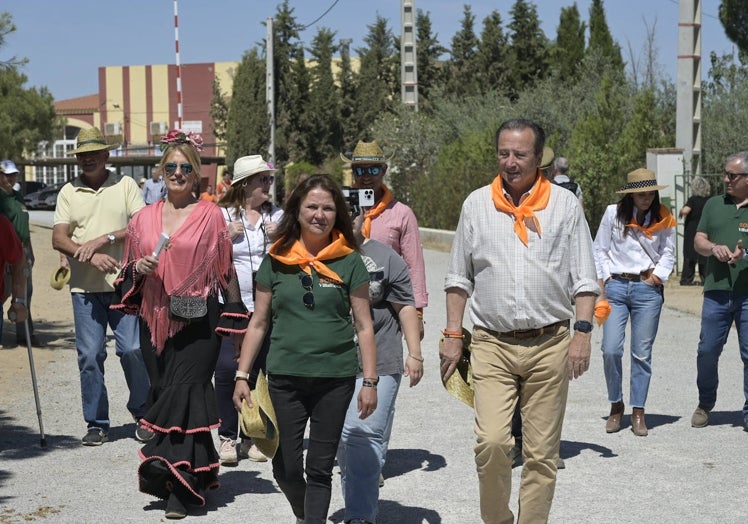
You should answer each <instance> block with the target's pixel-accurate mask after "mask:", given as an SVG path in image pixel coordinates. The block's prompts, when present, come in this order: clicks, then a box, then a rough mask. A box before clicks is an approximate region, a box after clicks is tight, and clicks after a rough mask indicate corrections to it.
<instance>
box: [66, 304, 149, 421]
mask: <svg viewBox="0 0 748 524" xmlns="http://www.w3.org/2000/svg"><path fill="white" fill-rule="evenodd" d="M113 295H114V293H71V297H72V300H73V317H74V320H75V345H76V348H77V350H78V369H79V370H80V378H81V399H82V401H83V419H84V420H85V421H86V424H87V425H88V427H89V429H90V428H100V429H102V430H104V431H109V399H108V398H107V390H106V385H105V384H104V361H105V360H106V357H107V352H106V328H107V325H109V327H110V328H111V329H112V332H113V333H114V338H115V348H116V355H117V356H118V357H119V358H120V364H121V365H122V369H123V371H124V372H125V380H126V381H127V387H128V388H129V389H130V398H129V400H128V401H127V409H128V410H129V411H130V413H131V414H132V416H133V417H135V419H139V418H140V417H142V416H143V415H144V414H145V410H146V400H147V398H148V389H149V387H150V382H149V381H148V372H147V371H146V368H145V364H144V362H143V355H142V353H141V352H140V340H139V329H138V317H136V316H134V315H125V314H123V313H121V312H119V311H115V310H113V309H109V306H110V304H111V303H112V298H113Z"/></svg>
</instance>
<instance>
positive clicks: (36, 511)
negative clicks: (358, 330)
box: [0, 220, 748, 524]
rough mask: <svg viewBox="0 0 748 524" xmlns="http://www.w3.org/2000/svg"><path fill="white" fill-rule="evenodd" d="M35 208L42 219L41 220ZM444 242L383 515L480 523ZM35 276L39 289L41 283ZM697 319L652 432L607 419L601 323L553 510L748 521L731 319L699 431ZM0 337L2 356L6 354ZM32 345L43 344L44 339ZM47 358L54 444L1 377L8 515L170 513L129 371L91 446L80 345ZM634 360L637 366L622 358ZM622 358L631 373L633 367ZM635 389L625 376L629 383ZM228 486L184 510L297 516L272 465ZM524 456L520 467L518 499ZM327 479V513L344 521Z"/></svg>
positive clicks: (660, 361) (688, 328) (663, 339)
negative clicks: (456, 371)
mask: <svg viewBox="0 0 748 524" xmlns="http://www.w3.org/2000/svg"><path fill="white" fill-rule="evenodd" d="M40 221H41V220H40ZM446 258H447V256H446V254H445V253H441V252H437V251H430V250H429V251H427V252H426V264H427V272H428V289H429V290H430V304H431V306H430V307H429V308H428V309H427V310H426V315H425V318H426V323H427V324H426V327H427V332H426V337H425V340H424V355H425V357H426V363H425V364H426V376H425V378H424V380H423V382H422V384H421V385H419V386H418V387H417V388H414V389H407V388H404V389H403V390H401V394H400V397H399V399H398V407H397V409H398V411H397V415H396V420H395V427H394V432H393V437H392V442H391V446H390V452H389V455H388V461H387V465H386V467H385V472H384V473H385V477H386V478H387V481H386V484H385V486H384V488H383V489H382V491H381V504H380V522H381V523H396V524H397V523H402V524H412V523H422V522H427V523H431V524H434V523H445V524H463V523H468V524H470V523H479V522H480V519H479V516H478V509H477V508H478V502H477V480H476V475H475V466H474V463H473V455H472V446H473V442H474V437H473V432H472V416H471V412H470V410H469V409H468V408H467V407H465V406H464V405H462V404H461V403H459V402H458V401H456V400H454V399H453V398H452V397H450V396H448V395H447V394H446V393H445V392H444V391H443V389H442V387H441V383H440V381H439V379H438V375H437V373H438V364H437V350H436V347H437V340H438V335H439V329H440V328H441V327H442V326H443V323H444V295H443V293H442V292H441V284H442V281H443V275H444V272H445V267H446ZM38 289H40V288H38ZM698 333H699V319H698V318H697V317H694V316H692V315H689V314H685V313H680V312H677V311H673V310H671V309H668V308H666V309H665V311H664V313H663V315H662V325H661V329H660V334H659V337H658V339H657V343H656V345H655V354H654V363H653V366H654V377H653V381H652V387H651V390H650V396H649V402H648V406H647V413H648V416H647V421H648V424H649V426H650V435H649V437H646V438H641V437H634V436H633V434H632V433H631V432H630V431H629V430H628V416H627V417H625V419H624V423H625V429H624V430H623V431H621V432H620V433H617V434H612V435H608V434H606V433H605V432H604V429H603V428H604V418H605V416H606V415H607V410H608V404H607V401H606V395H605V384H604V379H603V375H602V363H601V357H600V352H599V346H600V335H601V333H600V331H598V330H595V332H594V334H593V348H595V349H594V350H593V358H592V367H591V369H592V371H591V372H590V373H589V374H587V375H585V376H583V377H582V378H581V379H580V380H578V381H575V382H574V383H573V384H572V386H571V389H570V394H569V404H568V409H567V415H566V421H565V426H564V433H563V441H562V446H561V455H562V457H564V458H565V460H566V464H567V469H566V470H563V471H561V472H560V473H559V475H558V484H557V488H556V496H555V499H554V504H553V509H552V511H551V521H552V522H557V523H568V522H575V523H594V524H598V523H603V522H616V523H634V522H656V523H681V522H697V523H742V522H746V512H747V511H748V503H746V501H747V500H748V483H746V481H745V479H746V478H747V477H748V461H747V460H746V457H747V456H748V433H745V432H743V431H742V429H741V427H740V426H739V425H738V424H739V422H740V419H741V416H740V409H741V406H742V403H743V399H742V378H741V377H742V375H741V366H740V361H739V356H738V351H737V342H736V336H735V334H734V332H733V333H732V334H731V337H730V340H729V341H728V344H727V346H726V348H725V353H724V356H723V359H722V365H721V370H720V372H721V376H720V398H719V401H718V404H717V406H716V409H715V411H714V412H713V414H712V425H711V426H709V427H707V428H704V429H693V428H691V427H690V424H689V420H690V415H691V412H692V411H693V408H694V407H695V404H696V388H695V384H694V381H695V348H696V342H697V340H698ZM10 351H25V349H22V348H19V349H15V350H4V351H0V365H3V355H4V354H6V353H8V352H10ZM37 351H38V352H39V351H41V352H43V351H45V350H37ZM53 357H54V358H52V361H51V362H50V363H49V364H48V365H46V366H44V369H43V370H42V371H40V372H39V389H40V393H41V398H42V410H43V419H44V425H45V429H46V432H47V441H48V447H47V448H46V449H41V448H40V446H39V434H38V425H37V420H36V414H35V410H34V400H33V395H32V389H31V382H30V380H29V379H28V376H27V373H23V372H22V373H20V376H19V377H18V380H17V381H16V382H14V383H13V388H14V391H7V388H8V385H7V384H5V385H3V384H0V395H1V396H2V398H3V399H4V400H3V402H2V403H0V524H9V523H13V524H20V523H23V522H28V521H33V522H55V523H56V522H64V523H68V522H69V523H73V522H75V523H88V522H91V523H93V522H101V521H102V520H107V521H115V522H163V521H164V519H163V509H164V505H163V503H162V502H160V501H156V500H153V499H152V498H150V497H148V496H145V495H143V494H141V493H138V491H137V489H136V479H135V469H136V466H137V463H138V459H137V450H138V443H137V442H136V441H135V440H134V439H133V438H132V436H133V432H134V430H135V426H134V425H133V423H132V422H131V421H130V419H129V416H128V413H127V411H126V410H125V407H124V402H125V384H124V379H123V376H122V373H121V371H120V369H119V366H118V365H117V364H116V357H115V356H114V353H113V350H111V351H110V358H109V360H108V362H107V370H108V374H107V384H108V387H109V392H110V399H111V416H112V420H113V428H112V431H111V433H110V437H111V439H112V441H111V442H109V443H107V444H105V445H103V446H101V447H99V448H84V447H82V446H81V445H80V438H81V436H82V435H83V433H84V430H85V428H84V425H83V423H82V420H81V414H80V394H79V386H78V379H77V366H76V361H75V351H74V349H73V348H72V347H70V348H69V349H65V350H57V351H56V352H55V354H54V356H53ZM627 367H628V366H627ZM625 376H627V377H628V376H629V375H628V371H626V375H625ZM624 389H625V390H626V391H627V390H628V388H624ZM220 478H221V482H222V488H221V489H220V490H219V491H217V492H214V493H212V494H211V495H210V498H209V504H208V506H207V507H206V508H203V509H198V510H196V511H194V512H193V514H192V515H190V516H189V517H187V519H185V522H207V521H208V520H206V519H209V521H215V520H218V519H220V522H223V523H234V522H237V523H238V522H254V523H259V524H269V523H286V522H288V523H291V522H293V518H292V515H291V512H290V509H289V507H288V505H287V503H286V501H285V499H284V497H283V495H282V494H281V493H280V491H279V490H278V488H277V486H276V485H275V483H274V482H273V478H272V472H271V467H270V464H269V463H263V464H257V463H250V462H248V461H242V462H241V463H240V465H239V466H238V467H235V468H224V469H222V471H221V477H220ZM519 478H520V469H519V468H518V469H515V471H514V480H515V482H514V489H513V491H514V494H513V499H512V500H513V501H514V506H515V510H516V497H517V485H518V483H519ZM341 518H342V502H341V497H340V492H339V482H338V481H337V479H336V480H334V484H333V499H332V503H331V507H330V522H336V523H337V522H341Z"/></svg>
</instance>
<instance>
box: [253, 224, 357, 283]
mask: <svg viewBox="0 0 748 524" xmlns="http://www.w3.org/2000/svg"><path fill="white" fill-rule="evenodd" d="M277 249H278V242H277V241H276V242H275V243H274V244H273V245H272V246H270V251H269V252H268V253H269V254H270V256H271V257H273V258H274V259H276V260H277V261H278V262H282V263H284V264H286V265H288V266H293V265H297V264H298V266H299V267H300V268H301V269H302V271H304V273H306V274H308V275H311V274H312V268H314V269H315V270H316V271H317V273H319V274H320V275H323V276H326V277H327V278H330V279H332V280H334V281H335V282H338V283H340V284H342V283H343V279H342V278H340V275H338V274H337V273H336V272H335V271H333V270H332V269H330V268H329V267H327V266H326V265H324V264H323V263H322V261H323V260H332V259H334V258H340V257H343V256H345V255H349V254H351V253H353V248H352V247H351V246H350V245H349V244H348V241H347V240H346V239H345V237H344V236H343V234H342V233H341V232H340V231H338V230H337V229H333V230H332V242H331V243H330V244H328V245H327V246H326V247H325V248H324V249H322V250H321V251H320V252H319V253H317V256H312V255H311V254H310V253H309V251H307V249H306V248H305V247H304V245H303V244H302V243H301V242H299V241H298V240H296V241H295V242H294V243H293V245H292V246H291V249H289V250H288V252H286V253H284V254H280V253H278V251H277Z"/></svg>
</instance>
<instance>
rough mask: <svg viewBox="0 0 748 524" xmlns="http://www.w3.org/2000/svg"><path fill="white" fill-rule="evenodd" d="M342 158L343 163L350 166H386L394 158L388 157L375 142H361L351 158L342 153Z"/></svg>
mask: <svg viewBox="0 0 748 524" xmlns="http://www.w3.org/2000/svg"><path fill="white" fill-rule="evenodd" d="M340 158H341V159H342V160H343V162H348V163H350V164H384V163H386V162H388V161H389V160H390V159H391V158H392V155H390V156H386V155H385V154H384V151H382V148H381V147H379V144H377V142H376V141H374V140H373V141H371V142H364V141H363V140H359V141H358V144H356V147H355V148H354V149H353V153H351V157H350V158H348V157H347V156H345V155H344V154H343V153H340Z"/></svg>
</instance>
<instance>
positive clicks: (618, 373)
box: [602, 278, 663, 408]
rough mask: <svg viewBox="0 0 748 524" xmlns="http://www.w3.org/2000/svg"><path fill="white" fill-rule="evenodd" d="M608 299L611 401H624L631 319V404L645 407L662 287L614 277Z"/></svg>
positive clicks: (606, 367) (605, 327)
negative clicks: (624, 363)
mask: <svg viewBox="0 0 748 524" xmlns="http://www.w3.org/2000/svg"><path fill="white" fill-rule="evenodd" d="M605 296H606V298H607V299H608V302H610V308H611V312H610V317H608V320H607V321H605V324H603V345H602V351H603V368H604V370H605V382H606V383H607V385H608V400H609V401H610V402H611V403H613V402H620V401H621V400H623V389H622V385H621V383H622V380H623V378H622V377H623V366H622V358H623V344H624V339H625V335H626V323H627V322H628V319H629V317H631V343H630V347H631V388H630V389H631V390H630V392H629V398H630V404H631V407H634V408H643V407H644V404H645V403H646V402H647V393H648V392H649V381H650V379H651V378H652V345H653V344H654V341H655V337H656V336H657V328H658V327H659V324H660V312H661V311H662V302H663V298H662V294H661V293H660V290H659V288H657V287H654V286H650V285H649V284H645V283H644V282H633V281H628V280H616V279H614V278H611V279H610V280H608V282H607V283H606V284H605Z"/></svg>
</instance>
